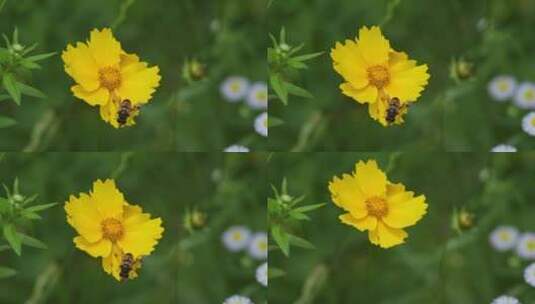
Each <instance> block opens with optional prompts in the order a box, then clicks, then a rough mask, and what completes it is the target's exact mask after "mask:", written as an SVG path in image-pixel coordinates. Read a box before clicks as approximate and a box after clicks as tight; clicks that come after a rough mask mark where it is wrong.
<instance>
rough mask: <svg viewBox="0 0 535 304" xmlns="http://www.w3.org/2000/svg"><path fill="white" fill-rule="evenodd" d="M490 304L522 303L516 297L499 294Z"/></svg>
mask: <svg viewBox="0 0 535 304" xmlns="http://www.w3.org/2000/svg"><path fill="white" fill-rule="evenodd" d="M490 304H521V303H520V301H518V299H517V298H515V297H510V296H499V297H497V298H496V299H494V300H493V301H492V303H490Z"/></svg>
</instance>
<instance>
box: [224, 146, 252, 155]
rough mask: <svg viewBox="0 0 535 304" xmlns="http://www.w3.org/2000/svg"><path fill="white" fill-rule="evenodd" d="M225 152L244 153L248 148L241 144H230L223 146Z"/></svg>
mask: <svg viewBox="0 0 535 304" xmlns="http://www.w3.org/2000/svg"><path fill="white" fill-rule="evenodd" d="M225 152H238V153H239V152H241V153H246V152H249V148H247V147H246V146H242V145H231V146H228V147H226V148H225Z"/></svg>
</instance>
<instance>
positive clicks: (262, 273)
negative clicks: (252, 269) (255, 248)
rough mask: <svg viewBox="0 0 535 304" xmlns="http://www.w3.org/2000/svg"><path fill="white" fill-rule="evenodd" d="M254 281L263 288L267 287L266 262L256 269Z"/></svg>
mask: <svg viewBox="0 0 535 304" xmlns="http://www.w3.org/2000/svg"><path fill="white" fill-rule="evenodd" d="M256 280H257V281H258V283H260V284H261V285H262V286H265V287H267V286H268V263H267V262H265V263H264V264H262V265H260V266H258V268H256Z"/></svg>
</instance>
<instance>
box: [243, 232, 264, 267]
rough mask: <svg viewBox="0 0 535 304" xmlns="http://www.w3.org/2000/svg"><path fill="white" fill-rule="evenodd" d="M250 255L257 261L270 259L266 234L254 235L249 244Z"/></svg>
mask: <svg viewBox="0 0 535 304" xmlns="http://www.w3.org/2000/svg"><path fill="white" fill-rule="evenodd" d="M248 251H249V255H250V256H251V257H253V258H255V259H257V260H265V259H267V257H268V240H267V234H266V233H265V232H257V233H255V234H253V237H252V238H251V242H250V243H249V248H248Z"/></svg>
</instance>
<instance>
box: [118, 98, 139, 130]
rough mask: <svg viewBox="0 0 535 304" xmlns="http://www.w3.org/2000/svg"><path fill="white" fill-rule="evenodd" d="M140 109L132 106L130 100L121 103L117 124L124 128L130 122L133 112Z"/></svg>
mask: <svg viewBox="0 0 535 304" xmlns="http://www.w3.org/2000/svg"><path fill="white" fill-rule="evenodd" d="M138 109H139V107H138V106H132V102H131V101H130V100H129V99H125V100H123V101H121V103H120V104H119V111H117V123H118V124H119V126H121V127H122V126H124V125H125V124H126V121H127V120H128V117H130V115H132V112H134V111H136V110H138Z"/></svg>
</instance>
